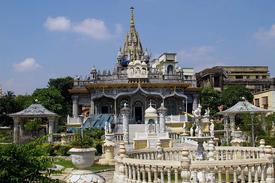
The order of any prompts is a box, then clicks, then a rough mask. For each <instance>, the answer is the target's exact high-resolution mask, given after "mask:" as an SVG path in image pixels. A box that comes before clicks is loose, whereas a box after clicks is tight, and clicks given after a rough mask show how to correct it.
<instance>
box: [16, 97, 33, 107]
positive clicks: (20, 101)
mask: <svg viewBox="0 0 275 183" xmlns="http://www.w3.org/2000/svg"><path fill="white" fill-rule="evenodd" d="M15 100H16V103H17V105H18V106H19V107H20V109H21V110H23V109H26V108H27V107H29V106H30V105H31V104H33V102H34V99H33V97H32V95H17V96H16V98H15Z"/></svg>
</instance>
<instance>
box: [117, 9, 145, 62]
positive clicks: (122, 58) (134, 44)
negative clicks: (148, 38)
mask: <svg viewBox="0 0 275 183" xmlns="http://www.w3.org/2000/svg"><path fill="white" fill-rule="evenodd" d="M117 60H118V63H120V65H122V66H125V67H126V66H128V64H129V63H130V62H133V61H134V60H141V61H145V62H146V63H147V62H148V61H149V56H148V54H145V53H144V51H143V49H142V44H141V41H140V38H139V35H138V32H137V31H136V27H135V15H134V8H133V7H131V8H130V30H129V31H128V33H127V34H126V37H125V41H124V44H123V48H122V49H121V51H120V53H119V55H118V57H117Z"/></svg>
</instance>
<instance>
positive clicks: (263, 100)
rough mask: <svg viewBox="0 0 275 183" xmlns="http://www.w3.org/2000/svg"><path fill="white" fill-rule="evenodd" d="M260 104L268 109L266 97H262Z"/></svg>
mask: <svg viewBox="0 0 275 183" xmlns="http://www.w3.org/2000/svg"><path fill="white" fill-rule="evenodd" d="M262 104H263V108H264V109H268V97H262Z"/></svg>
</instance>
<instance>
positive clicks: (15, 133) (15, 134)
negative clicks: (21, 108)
mask: <svg viewBox="0 0 275 183" xmlns="http://www.w3.org/2000/svg"><path fill="white" fill-rule="evenodd" d="M19 123H20V118H18V117H14V118H13V143H15V144H19V140H20V139H19Z"/></svg>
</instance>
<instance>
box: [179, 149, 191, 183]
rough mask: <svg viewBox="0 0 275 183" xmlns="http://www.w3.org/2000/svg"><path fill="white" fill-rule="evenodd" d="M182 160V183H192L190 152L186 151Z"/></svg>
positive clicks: (183, 152)
mask: <svg viewBox="0 0 275 183" xmlns="http://www.w3.org/2000/svg"><path fill="white" fill-rule="evenodd" d="M181 156H182V159H181V168H182V171H181V179H182V183H190V163H191V160H190V158H189V150H188V149H184V150H183V151H182V154H181Z"/></svg>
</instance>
